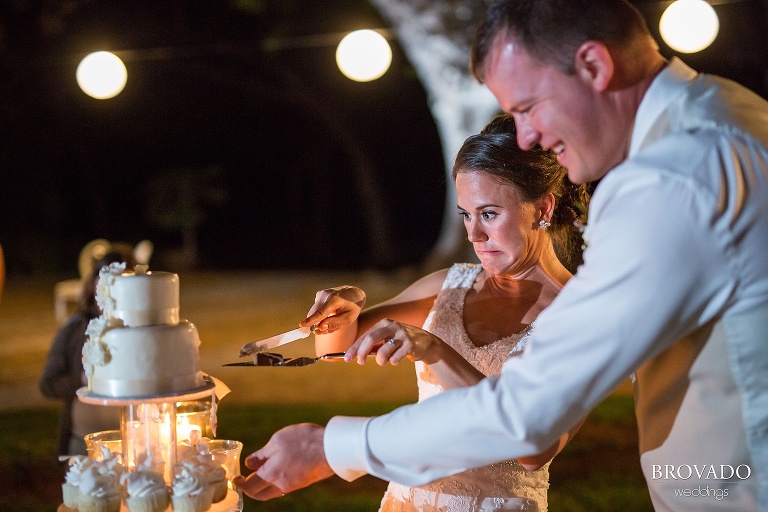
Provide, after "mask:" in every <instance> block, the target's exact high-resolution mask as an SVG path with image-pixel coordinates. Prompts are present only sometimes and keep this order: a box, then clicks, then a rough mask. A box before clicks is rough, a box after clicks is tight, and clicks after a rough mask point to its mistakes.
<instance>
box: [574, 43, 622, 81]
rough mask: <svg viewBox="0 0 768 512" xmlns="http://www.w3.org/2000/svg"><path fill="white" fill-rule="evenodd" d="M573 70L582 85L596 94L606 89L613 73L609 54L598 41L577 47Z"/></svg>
mask: <svg viewBox="0 0 768 512" xmlns="http://www.w3.org/2000/svg"><path fill="white" fill-rule="evenodd" d="M574 69H575V72H576V75H577V76H578V77H579V78H581V80H582V81H583V82H584V83H586V84H587V85H589V86H590V87H591V88H592V89H593V90H594V91H598V92H603V91H605V90H607V89H608V87H609V85H610V83H611V81H612V80H613V76H614V72H615V66H614V62H613V57H612V56H611V52H610V51H608V48H607V47H606V46H605V45H604V44H603V43H601V42H599V41H586V42H584V43H582V45H581V46H579V49H578V50H576V56H575V57H574Z"/></svg>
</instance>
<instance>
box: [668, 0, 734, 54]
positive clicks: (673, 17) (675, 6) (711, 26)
mask: <svg viewBox="0 0 768 512" xmlns="http://www.w3.org/2000/svg"><path fill="white" fill-rule="evenodd" d="M719 29H720V21H719V20H718V18H717V13H715V10H714V9H713V8H712V6H711V5H709V4H708V3H707V2H705V1H704V0H676V1H675V2H673V3H672V4H671V5H670V6H669V7H667V9H666V10H665V11H664V14H662V15H661V20H660V21H659V30H660V31H661V37H662V39H664V42H665V43H667V45H669V47H670V48H672V49H673V50H676V51H678V52H681V53H695V52H698V51H701V50H703V49H704V48H706V47H707V46H709V45H710V44H712V42H713V41H714V40H715V38H716V37H717V33H718V31H719Z"/></svg>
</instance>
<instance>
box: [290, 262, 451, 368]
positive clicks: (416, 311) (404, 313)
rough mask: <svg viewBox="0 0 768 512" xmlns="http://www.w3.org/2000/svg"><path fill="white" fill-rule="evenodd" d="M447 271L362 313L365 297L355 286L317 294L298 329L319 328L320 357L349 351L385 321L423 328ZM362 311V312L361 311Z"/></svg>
mask: <svg viewBox="0 0 768 512" xmlns="http://www.w3.org/2000/svg"><path fill="white" fill-rule="evenodd" d="M446 273H447V269H445V270H439V271H437V272H433V273H432V274H429V275H427V276H425V277H422V278H421V279H419V280H418V281H416V282H414V283H412V284H411V285H410V286H408V287H407V288H406V289H405V290H403V291H402V292H400V293H399V294H398V295H396V296H395V297H393V298H391V299H389V300H387V301H385V302H381V303H379V304H376V305H375V306H372V307H369V308H367V309H365V310H362V308H363V305H364V304H365V300H366V297H365V293H364V292H363V290H361V289H360V288H357V287H355V286H339V287H336V288H328V289H325V290H321V291H319V292H317V294H316V296H315V304H314V305H313V306H312V308H311V309H310V310H309V312H308V313H307V318H305V319H304V320H303V321H302V322H301V323H300V324H299V325H300V326H308V325H316V329H315V351H316V352H317V355H318V356H319V355H322V354H327V353H331V352H343V351H345V350H347V349H348V348H349V347H350V346H351V345H352V344H353V343H354V341H355V340H356V339H357V337H358V336H359V335H360V334H361V333H363V332H365V331H366V330H367V329H369V328H370V327H371V326H373V325H374V324H375V323H376V322H378V321H379V320H381V319H383V318H392V319H396V320H399V321H402V322H408V323H414V324H418V325H421V324H422V323H423V322H424V321H425V320H426V318H427V315H428V314H429V310H430V309H431V308H432V305H433V304H434V301H435V297H436V296H437V293H438V292H439V291H440V288H441V287H442V284H443V281H444V280H445V276H446ZM361 310H362V311H361Z"/></svg>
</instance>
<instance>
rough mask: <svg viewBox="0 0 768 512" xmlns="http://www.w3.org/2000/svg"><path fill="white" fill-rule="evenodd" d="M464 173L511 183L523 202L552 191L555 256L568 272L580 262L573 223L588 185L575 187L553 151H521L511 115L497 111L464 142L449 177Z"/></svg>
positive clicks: (586, 198) (577, 234) (586, 196)
mask: <svg viewBox="0 0 768 512" xmlns="http://www.w3.org/2000/svg"><path fill="white" fill-rule="evenodd" d="M466 172H484V173H488V174H490V175H493V176H494V177H496V178H497V179H499V180H500V181H501V182H502V183H508V184H510V185H512V186H514V187H515V188H516V189H517V190H518V191H519V192H520V193H521V196H522V197H523V199H524V200H526V201H535V200H536V199H538V198H540V197H541V196H543V195H544V194H546V193H548V192H551V193H552V195H554V196H555V209H554V212H553V213H552V219H551V220H550V222H551V223H552V225H551V226H550V227H548V228H547V232H548V233H549V235H550V237H551V238H552V245H553V246H554V249H555V254H556V255H557V257H558V259H560V261H561V262H562V264H563V266H564V267H565V268H567V269H568V270H569V271H570V272H571V273H574V272H576V268H577V267H578V266H579V265H580V264H581V263H582V259H581V252H582V248H581V247H582V244H583V241H582V238H581V233H580V232H579V228H578V227H577V226H576V225H574V221H576V220H577V219H579V217H581V215H582V213H581V210H580V209H579V208H578V207H577V206H576V203H577V202H578V203H581V204H582V205H583V207H584V208H586V207H587V205H588V204H589V193H588V188H587V186H586V185H574V184H572V183H571V182H570V180H568V176H567V171H566V169H565V167H562V166H561V165H560V164H558V163H557V157H556V156H555V154H554V153H553V152H552V151H549V150H544V149H542V148H540V147H539V146H536V147H535V148H533V149H531V150H529V151H523V150H522V149H520V147H519V146H518V145H517V131H516V129H515V122H514V120H513V119H512V116H510V115H507V114H499V115H497V116H496V117H494V118H493V119H492V120H491V121H490V122H489V123H488V124H487V125H486V126H485V128H483V131H482V132H480V133H479V134H478V135H472V136H471V137H469V138H467V140H465V141H464V144H463V145H462V146H461V149H459V152H458V153H457V155H456V160H455V162H454V164H453V179H454V181H455V180H456V176H457V175H458V174H461V173H466Z"/></svg>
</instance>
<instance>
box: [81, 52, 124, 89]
mask: <svg viewBox="0 0 768 512" xmlns="http://www.w3.org/2000/svg"><path fill="white" fill-rule="evenodd" d="M75 77H76V78H77V84H78V85H79V86H80V89H82V90H83V92H84V93H85V94H87V95H88V96H91V97H93V98H96V99H98V100H106V99H109V98H114V97H115V96H117V95H118V94H120V92H122V90H123V88H124V87H125V83H126V81H127V80H128V71H127V70H126V69H125V64H123V61H122V60H120V58H119V57H118V56H117V55H115V54H113V53H109V52H95V53H91V54H89V55H87V56H86V57H85V58H84V59H83V60H82V61H80V64H79V65H78V66H77V72H76V73H75Z"/></svg>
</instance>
